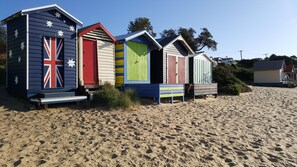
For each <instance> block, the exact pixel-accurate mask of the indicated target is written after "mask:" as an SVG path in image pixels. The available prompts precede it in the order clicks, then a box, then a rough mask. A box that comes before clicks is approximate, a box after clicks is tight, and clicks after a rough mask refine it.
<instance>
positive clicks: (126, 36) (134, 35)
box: [115, 30, 162, 49]
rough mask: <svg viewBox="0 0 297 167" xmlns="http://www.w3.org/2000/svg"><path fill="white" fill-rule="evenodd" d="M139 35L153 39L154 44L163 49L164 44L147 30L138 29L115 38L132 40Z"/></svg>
mask: <svg viewBox="0 0 297 167" xmlns="http://www.w3.org/2000/svg"><path fill="white" fill-rule="evenodd" d="M139 36H144V37H145V38H146V39H148V40H149V41H151V43H152V44H154V45H155V46H156V47H157V48H158V49H162V46H161V45H160V44H159V43H158V42H157V41H156V40H155V39H154V38H153V37H152V36H151V35H150V34H149V33H148V32H147V31H145V30H143V31H136V32H133V33H129V34H124V35H119V36H116V37H115V38H116V39H117V40H118V41H130V40H131V39H134V38H137V37H139Z"/></svg>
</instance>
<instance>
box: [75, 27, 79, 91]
mask: <svg viewBox="0 0 297 167" xmlns="http://www.w3.org/2000/svg"><path fill="white" fill-rule="evenodd" d="M77 43H78V39H77V27H76V29H75V46H76V53H75V55H76V58H75V64H76V67H75V68H76V69H75V70H76V71H75V76H76V78H75V82H76V88H78V78H79V77H78V66H79V64H78V44H77Z"/></svg>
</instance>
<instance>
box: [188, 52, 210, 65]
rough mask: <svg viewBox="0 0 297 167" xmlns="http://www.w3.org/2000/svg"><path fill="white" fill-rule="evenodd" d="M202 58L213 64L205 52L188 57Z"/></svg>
mask: <svg viewBox="0 0 297 167" xmlns="http://www.w3.org/2000/svg"><path fill="white" fill-rule="evenodd" d="M201 56H204V57H205V58H206V59H208V60H209V61H210V62H211V63H215V61H213V60H212V59H211V58H210V57H209V56H208V55H207V54H206V53H205V52H196V54H195V55H191V56H190V57H201Z"/></svg>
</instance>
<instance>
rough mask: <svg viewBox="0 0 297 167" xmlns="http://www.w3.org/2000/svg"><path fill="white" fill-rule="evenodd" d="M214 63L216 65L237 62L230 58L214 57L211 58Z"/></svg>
mask: <svg viewBox="0 0 297 167" xmlns="http://www.w3.org/2000/svg"><path fill="white" fill-rule="evenodd" d="M213 60H214V61H216V62H217V63H218V64H229V65H231V64H237V62H236V61H235V60H234V59H233V58H232V57H225V58H222V57H215V58H213Z"/></svg>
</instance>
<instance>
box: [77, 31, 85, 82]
mask: <svg viewBox="0 0 297 167" xmlns="http://www.w3.org/2000/svg"><path fill="white" fill-rule="evenodd" d="M78 55H79V60H78V65H79V70H78V76H79V82H80V85H81V86H84V79H83V77H84V74H83V63H84V62H83V38H82V37H78Z"/></svg>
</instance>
